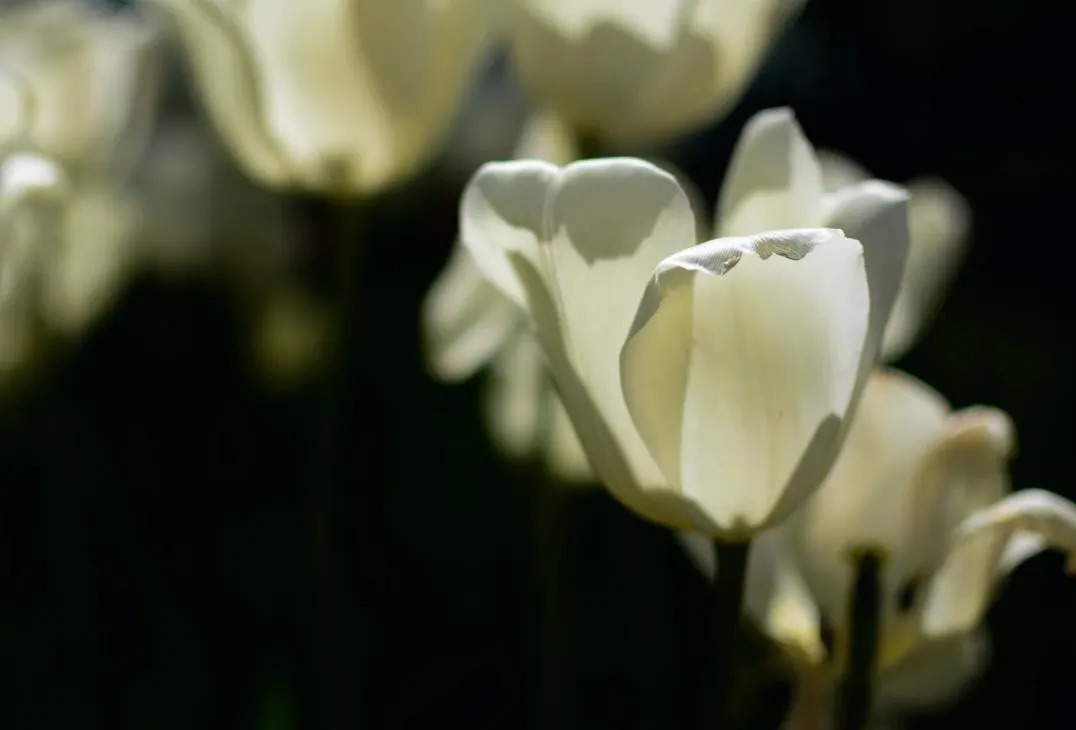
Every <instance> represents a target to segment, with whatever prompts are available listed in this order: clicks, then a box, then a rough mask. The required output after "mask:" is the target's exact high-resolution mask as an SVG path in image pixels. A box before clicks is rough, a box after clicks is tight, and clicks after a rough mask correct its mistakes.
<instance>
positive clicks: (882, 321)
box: [825, 180, 909, 380]
mask: <svg viewBox="0 0 1076 730" xmlns="http://www.w3.org/2000/svg"><path fill="white" fill-rule="evenodd" d="M833 198H834V199H833V200H832V201H831V203H832V207H831V208H830V209H829V212H828V214H827V218H826V222H825V225H827V226H832V227H833V228H839V229H841V230H842V231H844V234H845V235H846V236H848V237H850V238H854V239H856V240H857V241H861V242H862V243H863V256H864V258H865V259H866V262H867V283H868V285H869V286H870V293H871V316H870V329H869V333H868V336H867V343H866V345H865V346H864V357H863V360H862V362H861V363H860V368H861V370H860V377H861V378H863V379H864V380H865V379H866V378H867V377H868V375H869V372H870V370H871V369H872V368H873V367H874V365H875V362H876V361H877V358H878V353H879V351H880V350H881V347H882V341H883V335H884V333H885V330H886V325H887V323H888V322H889V319H890V316H891V314H892V312H893V307H894V303H895V302H896V300H897V298H898V296H899V293H900V286H901V281H902V279H903V277H904V274H905V268H906V262H907V259H908V250H909V234H908V193H907V192H906V191H905V190H904V189H903V188H900V187H898V186H896V185H891V184H889V183H885V182H882V181H880V180H867V181H865V182H862V183H859V184H857V185H853V186H852V187H850V188H846V189H845V190H843V191H841V192H840V193H838V194H837V195H836V196H833Z"/></svg>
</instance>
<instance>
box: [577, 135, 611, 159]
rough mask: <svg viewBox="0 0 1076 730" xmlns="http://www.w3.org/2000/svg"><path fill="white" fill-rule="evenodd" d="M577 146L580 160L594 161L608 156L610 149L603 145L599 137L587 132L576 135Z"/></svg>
mask: <svg viewBox="0 0 1076 730" xmlns="http://www.w3.org/2000/svg"><path fill="white" fill-rule="evenodd" d="M575 145H576V149H577V150H578V153H579V159H580V160H593V159H595V158H598V157H605V156H607V155H608V148H607V147H606V146H605V145H604V144H602V141H601V139H599V138H598V136H597V135H594V134H587V133H585V132H576V133H575Z"/></svg>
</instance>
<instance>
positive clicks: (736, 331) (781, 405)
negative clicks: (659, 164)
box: [461, 115, 907, 540]
mask: <svg viewBox="0 0 1076 730" xmlns="http://www.w3.org/2000/svg"><path fill="white" fill-rule="evenodd" d="M779 116H781V115H779ZM783 117H787V115H783ZM792 126H793V127H794V125H792ZM770 127H773V128H776V129H778V130H784V132H785V133H784V134H776V135H774V136H773V137H772V138H770V139H767V140H766V144H765V145H762V146H760V148H759V149H758V150H753V151H752V152H751V154H752V155H755V154H758V155H759V156H760V157H759V164H760V165H762V167H761V168H760V171H759V173H758V176H757V177H755V178H754V179H755V180H758V181H759V182H760V183H765V184H766V185H767V187H766V188H765V189H759V190H755V189H753V188H751V187H749V186H740V187H739V188H737V190H736V191H734V195H733V197H732V198H731V199H730V200H731V201H733V202H735V203H737V204H738V205H739V204H742V205H743V206H744V210H747V211H749V212H751V211H756V210H761V209H763V208H765V207H766V206H768V205H770V204H771V202H772V200H771V199H772V198H773V196H774V195H775V194H778V193H783V194H784V195H787V196H789V197H790V199H791V202H792V203H795V204H797V205H802V206H804V208H803V209H804V210H807V207H806V206H807V203H808V201H811V202H814V203H815V204H818V205H821V200H822V191H821V178H820V175H819V174H818V171H817V165H814V166H813V167H812V166H811V165H809V164H806V163H804V161H803V160H802V159H801V158H803V157H810V156H811V155H810V148H809V147H806V146H805V144H803V145H801V144H798V141H797V138H795V137H794V135H791V134H788V130H789V129H790V128H791V127H790V126H789V124H788V123H787V122H782V123H780V124H773V125H768V126H767V130H768V129H769V128H770ZM811 162H813V158H811ZM809 170H814V173H815V174H814V177H813V178H811V177H810V176H808V175H806V174H805V171H809ZM779 172H781V173H783V175H780V176H779V175H778V173H779ZM771 178H772V179H771ZM778 185H780V186H783V188H780V189H779V190H778V193H775V192H774V191H773V189H772V188H773V187H774V186H778ZM760 196H761V197H760ZM733 202H729V203H728V205H730V206H731V205H733ZM903 202H904V198H903V196H902V195H901V194H900V193H899V191H895V190H893V189H891V188H888V187H885V186H880V185H876V184H871V185H866V186H864V187H863V190H862V192H861V193H860V194H859V195H858V196H856V197H853V198H850V200H849V202H847V203H846V204H845V205H844V206H842V210H844V211H846V212H847V214H848V218H847V220H848V222H849V225H848V229H850V230H851V229H856V230H861V231H863V232H864V233H865V234H868V235H865V236H864V237H863V239H862V242H861V241H860V240H856V239H852V238H849V237H847V236H846V235H844V234H843V233H842V232H841V231H838V230H834V229H831V228H818V227H814V228H797V229H793V230H781V231H771V232H768V233H763V234H759V235H754V236H734V237H726V238H719V239H716V240H713V241H709V242H706V243H703V244H699V245H697V246H696V245H695V242H696V240H697V239H696V223H695V218H694V214H693V212H692V209H691V206H690V204H689V201H688V197H687V195H686V194H685V192H684V191H683V189H682V188H681V187H680V185H679V184H678V183H677V182H676V180H675V178H674V177H673V176H672V175H669V174H668V173H665V172H663V171H661V170H659V169H658V168H656V167H655V166H653V165H651V164H649V163H645V162H642V161H640V160H634V159H626V158H625V159H605V160H591V161H584V162H578V163H575V164H572V165H569V166H567V167H565V168H563V169H561V168H558V167H556V166H554V165H550V164H547V163H542V162H537V161H520V162H508V163H492V164H488V165H486V166H484V167H483V168H482V169H481V170H479V172H478V173H477V175H476V176H475V178H474V179H473V180H472V181H471V183H470V184H469V185H468V187H467V190H466V191H465V193H464V198H463V202H462V205H461V239H462V240H463V242H464V243H465V244H466V245H467V247H468V249H469V250H470V251H471V253H472V254H473V256H474V259H475V263H476V264H477V265H478V267H479V269H480V270H481V271H482V272H483V274H484V275H485V276H486V277H487V278H488V279H489V280H490V281H492V282H493V283H494V284H496V285H497V286H498V287H499V288H500V289H501V291H502V292H503V293H504V294H505V295H507V296H508V297H509V298H511V299H512V300H513V301H514V302H515V303H516V304H517V305H518V306H520V307H522V308H523V310H524V311H525V312H526V315H527V318H528V321H529V323H530V325H531V327H532V328H533V330H534V332H535V335H536V336H537V339H538V341H539V344H540V345H541V347H542V351H543V353H544V354H545V357H546V361H547V364H548V367H549V369H550V372H551V374H552V376H553V379H554V381H555V383H556V385H557V389H558V391H559V393H560V395H561V398H562V399H563V401H564V405H565V407H566V409H567V412H568V414H569V416H570V417H571V420H572V423H573V425H574V426H575V429H576V431H577V433H578V434H579V437H580V441H581V442H582V445H583V448H584V449H585V451H586V453H587V456H588V458H589V460H590V463H591V465H592V467H593V468H594V469H595V471H596V472H597V474H598V476H599V478H600V480H601V481H602V482H603V483H604V484H605V485H606V486H607V487H608V488H609V489H610V491H611V492H612V493H613V495H614V496H615V497H617V498H618V499H619V500H620V501H621V502H623V503H624V504H625V505H627V506H628V507H629V508H631V509H633V510H635V511H636V512H638V513H639V514H641V515H643V516H644V517H647V518H648V519H651V520H653V521H656V522H659V523H662V524H665V525H668V526H671V527H674V528H679V529H686V530H698V531H700V532H703V533H705V534H708V535H710V536H714V537H719V538H723V539H731V540H737V539H745V538H747V537H750V536H751V535H752V534H753V533H754V532H755V531H757V530H758V529H760V528H762V527H764V526H767V525H770V524H773V523H774V522H776V521H778V520H779V519H781V518H782V517H784V516H785V515H787V514H788V513H789V512H790V511H792V510H793V509H794V508H795V507H797V506H798V505H799V504H801V503H802V501H803V500H804V499H806V498H807V496H809V495H810V494H811V492H813V491H814V489H815V488H816V487H817V486H818V485H819V484H820V483H821V481H822V479H823V477H824V476H825V474H826V472H827V470H828V468H829V466H830V464H831V462H832V460H833V458H834V457H835V455H836V452H837V448H838V446H839V443H840V441H841V438H842V436H843V433H844V430H845V427H844V422H845V420H846V418H847V417H848V415H849V414H850V412H851V408H852V407H853V405H854V402H855V400H856V398H857V397H858V393H859V391H860V389H861V388H862V386H863V384H864V383H865V380H866V375H867V373H868V372H869V367H870V365H871V364H872V363H873V362H874V360H875V357H876V355H877V346H878V343H879V342H880V339H881V331H882V328H884V326H885V320H886V316H887V315H888V310H889V308H890V306H891V304H892V301H893V298H894V297H895V294H896V285H897V282H898V281H899V277H900V274H901V272H902V268H903V257H904V254H905V250H906V245H907V240H906V236H905V235H903V233H902V231H903V228H902V223H903V220H904V217H903V214H902V213H903ZM738 205H737V207H738ZM797 210H799V209H797ZM853 213H854V214H853ZM819 217H820V218H821V214H819ZM792 218H793V219H798V218H797V216H792ZM779 227H781V225H780V222H778V225H776V226H774V228H779Z"/></svg>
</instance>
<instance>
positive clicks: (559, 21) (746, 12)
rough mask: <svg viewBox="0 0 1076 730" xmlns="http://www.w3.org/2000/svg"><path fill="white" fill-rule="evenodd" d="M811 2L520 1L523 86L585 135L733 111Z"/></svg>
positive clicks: (669, 132)
mask: <svg viewBox="0 0 1076 730" xmlns="http://www.w3.org/2000/svg"><path fill="white" fill-rule="evenodd" d="M800 5H802V0H731V1H722V0H700V1H699V2H686V1H685V0H517V1H516V2H515V3H514V13H513V15H512V17H511V18H510V32H511V43H512V53H513V58H514V61H515V64H516V67H517V69H518V72H519V75H520V77H521V79H522V82H523V85H524V86H525V87H526V88H527V89H528V90H529V91H530V92H531V93H532V95H533V96H534V98H535V99H536V100H537V101H538V103H539V104H540V105H542V106H545V107H548V108H550V109H552V110H553V111H554V112H556V113H557V114H559V115H560V116H562V117H563V118H564V119H565V121H566V122H567V123H568V124H569V125H570V126H571V127H572V129H573V130H574V131H575V133H576V134H580V135H584V136H590V137H596V138H598V139H600V140H601V141H603V142H640V141H643V142H645V141H648V140H654V139H659V138H663V137H668V136H673V135H676V134H681V133H684V132H687V131H689V130H691V129H693V128H695V127H698V126H700V125H702V124H703V123H705V122H706V121H708V120H710V119H711V118H713V117H714V116H715V115H717V114H718V113H719V112H721V111H722V110H724V109H726V108H728V107H729V106H730V105H731V104H732V103H733V102H735V101H736V99H737V98H738V97H739V95H740V92H741V91H742V90H743V88H744V86H745V85H746V84H747V82H748V81H750V79H751V77H752V76H753V74H754V72H755V69H756V68H757V67H758V65H759V62H760V60H761V59H762V57H763V56H764V54H765V53H766V51H767V50H768V49H769V46H770V44H771V42H772V41H773V39H774V37H775V36H776V35H777V33H778V32H779V31H780V30H781V29H782V28H783V26H784V23H785V21H786V20H788V19H789V18H790V17H791V16H792V15H793V14H794V13H795V12H796V11H797V10H798V9H799V7H800Z"/></svg>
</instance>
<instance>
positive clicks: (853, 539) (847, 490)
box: [789, 370, 949, 617]
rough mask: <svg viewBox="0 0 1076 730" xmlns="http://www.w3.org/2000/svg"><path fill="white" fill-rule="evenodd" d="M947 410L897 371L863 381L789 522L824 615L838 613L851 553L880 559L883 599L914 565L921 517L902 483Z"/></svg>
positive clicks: (916, 565) (842, 607) (845, 590)
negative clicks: (811, 488)
mask: <svg viewBox="0 0 1076 730" xmlns="http://www.w3.org/2000/svg"><path fill="white" fill-rule="evenodd" d="M948 412H949V404H948V403H946V401H945V400H944V399H943V398H942V397H941V396H940V395H939V394H938V393H937V392H935V391H934V390H933V389H931V388H929V387H927V386H926V385H924V384H923V383H921V382H920V381H918V380H916V379H915V378H913V377H911V376H909V375H906V374H904V373H901V372H899V371H888V370H879V371H876V372H875V373H874V374H873V375H872V376H871V378H870V380H869V381H868V382H867V386H866V388H865V389H864V391H863V396H862V399H861V400H860V402H859V405H858V407H857V409H856V411H855V416H854V417H853V418H852V422H851V426H850V428H849V429H848V434H847V437H846V439H845V442H844V446H843V447H842V448H841V453H840V456H839V457H838V458H837V460H836V462H835V463H834V464H833V468H832V469H831V470H830V472H829V475H828V476H827V477H826V481H825V484H823V485H822V488H821V489H820V490H819V491H818V493H817V494H816V495H815V496H814V497H812V498H811V500H810V502H808V503H807V506H806V507H805V509H804V510H803V511H802V512H801V514H800V515H799V518H798V519H795V520H794V521H793V522H792V523H791V524H790V525H789V527H790V528H791V529H793V530H794V531H796V537H797V542H798V543H800V544H803V545H810V546H811V549H810V550H806V551H804V552H803V554H802V556H801V557H800V561H801V563H802V565H803V568H804V571H805V574H806V575H807V577H808V579H809V581H810V583H811V586H812V588H813V590H814V591H815V594H816V595H817V596H818V600H819V601H820V602H821V603H822V605H823V608H824V609H825V610H826V612H827V615H829V616H832V617H838V616H842V615H843V614H844V612H845V608H846V605H847V602H848V599H847V597H848V592H849V590H850V589H851V583H852V579H853V570H852V565H853V563H852V561H851V559H850V557H849V556H850V555H852V554H854V553H857V552H862V551H864V550H874V551H876V552H878V553H880V554H883V555H884V556H886V570H885V571H884V573H883V577H884V581H885V584H884V587H883V588H884V589H883V594H884V595H885V596H892V595H895V593H896V592H897V591H898V590H899V588H898V585H899V584H901V583H902V582H903V581H905V580H906V579H907V578H908V577H909V576H911V575H914V574H915V573H917V572H918V571H919V570H920V566H919V562H918V561H917V560H915V559H913V557H912V554H913V553H914V552H915V548H916V545H917V540H916V539H915V535H916V533H917V532H918V531H919V529H920V525H921V523H922V522H923V521H924V519H926V518H927V515H925V514H923V513H922V511H921V510H917V509H916V507H917V505H916V504H915V502H914V500H912V499H910V498H909V484H911V483H912V480H913V478H914V476H915V469H916V465H917V464H918V463H919V462H920V460H921V459H922V458H923V457H924V456H925V455H926V454H927V453H929V452H930V450H931V448H932V447H933V445H934V444H935V442H936V441H937V440H938V439H939V438H940V437H941V436H942V435H943V433H944V428H945V423H946V416H947V415H948ZM887 603H889V602H887Z"/></svg>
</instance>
